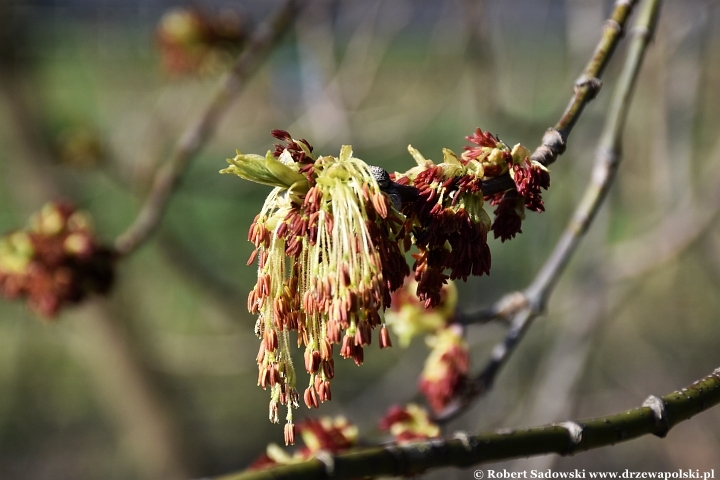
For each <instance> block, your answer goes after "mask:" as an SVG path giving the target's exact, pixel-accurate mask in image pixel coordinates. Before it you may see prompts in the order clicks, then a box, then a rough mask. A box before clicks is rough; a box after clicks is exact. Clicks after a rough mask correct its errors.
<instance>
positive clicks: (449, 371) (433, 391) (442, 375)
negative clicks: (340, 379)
mask: <svg viewBox="0 0 720 480" xmlns="http://www.w3.org/2000/svg"><path fill="white" fill-rule="evenodd" d="M416 288H417V282H415V281H413V280H408V281H406V282H405V285H404V286H403V288H401V289H399V290H397V291H396V292H395V293H393V303H392V307H391V308H390V310H388V312H387V313H386V315H385V321H386V322H387V324H388V326H389V327H390V329H391V330H392V331H393V333H395V334H396V335H397V336H398V337H399V338H400V345H402V346H408V345H409V343H410V340H411V339H412V337H414V336H416V335H426V336H425V343H426V344H427V346H428V347H430V355H429V356H428V358H427V360H425V366H424V368H423V371H422V373H421V374H420V380H419V382H418V388H419V390H420V392H421V393H422V394H423V395H424V396H425V398H426V399H427V402H428V404H429V405H430V407H431V408H432V409H433V411H434V412H435V413H440V412H442V411H443V410H444V409H445V407H447V406H448V405H449V404H450V403H451V402H452V400H453V399H454V398H456V397H457V396H458V395H459V394H460V393H461V392H462V390H463V389H464V388H465V386H466V382H467V379H468V373H469V370H470V355H469V350H468V345H467V343H466V342H465V340H464V339H463V328H462V326H461V325H459V324H458V323H454V321H455V308H456V306H457V289H456V287H455V284H454V283H453V282H452V281H448V283H447V284H446V285H444V286H443V288H442V289H441V291H440V298H441V301H440V303H439V304H438V305H437V306H436V307H434V308H425V307H424V305H423V304H422V303H421V302H420V300H419V299H418V298H417V297H416V296H415V295H414V292H415V290H416Z"/></svg>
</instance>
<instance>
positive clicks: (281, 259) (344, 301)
mask: <svg viewBox="0 0 720 480" xmlns="http://www.w3.org/2000/svg"><path fill="white" fill-rule="evenodd" d="M273 135H274V136H275V137H276V138H277V139H279V140H282V141H283V142H285V145H279V146H278V147H277V148H276V149H275V151H274V152H272V151H268V152H267V154H266V155H265V156H264V157H263V156H261V155H245V154H242V153H239V152H238V154H237V156H236V157H235V158H234V159H230V160H228V161H229V163H230V164H231V166H230V167H229V168H227V169H225V170H222V173H232V174H236V175H239V176H240V177H242V178H245V179H247V180H251V181H254V182H257V183H262V184H266V185H271V186H273V187H275V188H274V189H273V190H272V192H271V193H270V195H269V196H268V197H267V199H266V200H265V204H264V205H263V208H262V210H261V211H260V214H258V215H257V217H255V220H254V221H253V223H252V226H251V227H250V232H249V236H248V238H249V240H250V241H251V242H253V244H254V245H255V250H254V252H253V253H252V256H251V258H250V260H249V261H248V264H250V263H252V262H254V261H255V260H257V262H258V281H257V284H256V286H255V288H254V289H253V290H252V291H251V292H250V295H249V298H248V309H249V310H250V312H252V313H254V314H257V315H258V320H257V323H256V328H255V331H256V333H257V335H258V337H259V338H260V339H261V343H260V349H259V352H258V355H257V364H258V370H259V377H258V384H259V385H260V386H262V387H263V388H267V387H270V389H271V400H270V420H271V421H273V422H278V405H287V407H288V412H287V417H286V419H287V423H286V427H285V440H286V443H292V441H293V438H294V425H293V421H292V411H293V408H296V407H297V406H298V403H299V394H298V392H297V389H296V383H297V379H296V374H295V369H294V367H293V363H292V361H291V351H290V343H291V340H290V332H291V331H296V332H297V344H298V346H301V345H304V346H305V356H304V358H305V370H306V371H307V372H308V373H309V375H310V381H309V385H308V387H307V388H306V389H305V391H304V395H303V399H304V401H305V404H306V405H307V406H308V407H315V408H317V407H318V405H319V403H320V402H324V401H326V400H330V399H331V397H332V395H331V392H330V380H331V379H332V378H333V377H334V375H335V373H334V372H335V366H334V365H335V364H334V358H333V353H334V345H340V355H341V356H342V357H344V358H352V359H353V360H354V361H355V363H356V364H358V365H360V364H361V363H362V362H363V358H364V351H363V348H364V347H365V346H366V345H369V344H370V343H371V339H372V331H373V329H375V328H376V327H379V330H380V334H379V344H380V348H385V347H389V346H390V337H389V334H388V331H387V328H386V327H385V325H384V324H383V320H382V316H381V314H382V313H383V312H384V310H385V309H386V308H387V307H388V306H389V305H390V301H391V297H390V294H391V292H393V291H394V290H396V289H398V288H399V287H400V286H401V285H402V284H403V281H404V279H405V276H406V275H408V274H409V268H408V265H407V263H406V261H405V258H404V255H403V252H402V251H401V249H400V245H401V243H402V238H401V237H402V226H403V224H404V222H405V218H404V217H403V215H402V214H401V213H400V212H398V211H397V210H396V209H395V207H394V206H393V204H392V203H391V202H390V201H389V199H388V197H387V196H386V195H385V194H384V193H383V192H382V191H381V189H380V186H379V185H378V182H377V179H376V175H374V172H373V169H372V168H371V167H370V166H369V165H367V164H366V163H365V162H363V161H362V160H360V159H358V158H355V157H353V155H352V149H351V147H349V146H343V147H342V149H341V151H340V155H339V156H338V157H332V156H317V155H315V154H314V153H313V148H312V147H311V146H310V144H309V143H308V142H307V141H306V140H295V139H293V138H292V137H291V136H290V135H289V134H288V133H287V132H285V131H281V130H275V131H273Z"/></svg>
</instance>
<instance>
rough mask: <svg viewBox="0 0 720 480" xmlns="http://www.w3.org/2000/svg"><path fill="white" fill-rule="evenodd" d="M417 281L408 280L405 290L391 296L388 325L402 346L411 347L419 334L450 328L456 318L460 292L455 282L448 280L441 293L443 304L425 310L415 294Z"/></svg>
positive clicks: (387, 316)
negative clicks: (414, 338)
mask: <svg viewBox="0 0 720 480" xmlns="http://www.w3.org/2000/svg"><path fill="white" fill-rule="evenodd" d="M416 291H417V282H416V281H415V280H413V279H412V277H408V278H407V279H406V280H405V284H404V285H403V287H402V288H400V289H398V290H396V291H395V292H394V293H393V294H392V305H391V307H390V309H389V310H388V311H387V312H386V313H385V322H386V323H387V326H388V327H389V328H390V330H391V331H392V332H393V333H394V334H395V335H397V337H398V340H400V346H401V347H407V346H409V345H410V341H411V340H412V338H413V337H415V336H417V335H428V334H433V333H435V332H437V331H438V330H440V329H443V328H445V327H447V326H448V325H449V324H450V323H451V322H452V321H453V319H454V318H455V308H456V307H457V300H458V292H457V287H456V286H455V283H454V282H452V281H448V282H447V283H446V284H445V285H443V286H442V289H441V290H440V303H439V304H438V305H436V306H435V307H433V308H425V305H424V304H423V303H422V302H420V300H419V299H418V297H417V295H415V292H416Z"/></svg>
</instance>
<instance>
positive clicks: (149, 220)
mask: <svg viewBox="0 0 720 480" xmlns="http://www.w3.org/2000/svg"><path fill="white" fill-rule="evenodd" d="M302 3H303V2H299V1H296V0H288V1H286V2H285V4H284V5H283V6H282V7H281V8H280V9H279V10H278V11H277V13H276V14H275V15H274V16H273V17H272V18H271V19H270V20H269V21H267V22H265V23H263V24H262V25H260V26H259V27H258V28H257V30H256V31H255V32H254V33H253V35H252V37H251V39H250V42H249V44H248V46H247V47H246V48H245V49H244V50H243V52H242V53H241V54H240V56H239V57H238V59H237V60H236V61H235V64H234V65H233V67H232V69H231V71H230V72H229V73H228V75H227V77H226V78H225V80H224V81H223V83H222V85H221V86H220V88H219V89H218V91H217V92H215V95H214V96H213V98H212V100H211V101H210V104H209V105H208V106H207V108H206V109H205V111H204V112H203V113H202V115H200V117H198V118H197V120H196V121H195V122H193V123H192V124H191V125H190V126H189V127H188V128H187V130H186V131H185V133H184V134H183V135H182V137H181V138H180V140H179V141H178V144H177V146H176V148H175V152H174V153H173V154H172V156H171V157H170V159H169V160H168V161H167V162H166V163H165V164H164V165H163V166H162V167H161V168H160V169H159V170H158V171H157V173H156V174H155V178H154V180H153V185H152V189H151V191H150V194H149V196H148V198H147V200H146V201H145V204H144V205H143V207H142V208H141V210H140V212H139V213H138V215H137V217H136V218H135V220H134V221H133V223H132V224H131V225H130V226H129V227H128V228H127V229H126V230H125V231H124V232H123V233H121V234H120V235H119V236H118V237H117V239H116V240H115V250H116V251H117V253H118V254H120V255H128V254H130V253H132V252H133V251H135V250H136V249H137V248H138V247H139V246H140V245H142V244H143V242H145V241H146V240H147V239H148V238H149V237H150V236H151V235H152V233H153V232H154V231H155V230H156V229H157V227H158V226H159V225H160V221H161V220H162V217H163V214H164V213H165V210H166V208H167V206H168V203H169V201H170V198H171V196H172V193H173V192H174V190H175V188H176V187H177V185H178V184H179V183H180V180H181V179H182V176H183V173H184V172H185V171H186V169H187V166H188V164H189V163H190V161H191V160H192V159H193V158H194V157H195V156H196V155H197V153H198V152H199V151H200V149H201V148H202V147H203V145H205V143H206V142H207V141H208V139H209V138H210V137H211V136H212V135H213V133H215V129H216V127H217V124H218V122H219V121H220V118H221V117H222V116H223V114H224V113H225V112H227V110H228V109H229V107H230V103H231V101H232V100H233V99H234V98H235V97H236V96H237V95H238V93H240V91H241V90H242V89H243V87H244V86H245V84H246V83H247V80H248V78H249V77H250V76H251V75H252V74H253V73H254V72H255V71H256V70H257V68H258V66H259V65H260V63H261V60H263V59H264V58H265V57H266V56H267V54H268V53H269V52H270V51H271V49H272V48H271V47H272V46H273V45H275V44H276V43H277V42H278V41H279V40H280V39H281V38H282V37H283V35H284V34H285V33H286V32H287V31H288V30H289V29H290V26H291V25H292V22H293V20H294V19H295V17H296V14H297V11H298V9H299V8H300V6H301V4H302Z"/></svg>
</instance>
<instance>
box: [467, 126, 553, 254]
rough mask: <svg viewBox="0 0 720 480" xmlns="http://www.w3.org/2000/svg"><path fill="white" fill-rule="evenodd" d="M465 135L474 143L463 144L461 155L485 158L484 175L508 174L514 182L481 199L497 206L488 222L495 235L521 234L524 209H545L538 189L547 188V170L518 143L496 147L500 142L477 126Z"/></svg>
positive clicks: (506, 237) (507, 236)
mask: <svg viewBox="0 0 720 480" xmlns="http://www.w3.org/2000/svg"><path fill="white" fill-rule="evenodd" d="M465 138H467V140H468V141H470V142H471V143H473V144H474V146H472V147H471V146H466V147H465V151H464V152H463V154H462V157H463V158H466V159H473V160H478V159H483V158H485V159H487V162H489V163H490V164H491V165H492V166H490V168H487V166H486V174H488V177H494V176H497V175H502V174H504V173H509V175H510V177H511V178H512V179H513V182H514V183H515V188H514V189H510V190H507V191H505V192H499V193H496V194H494V195H490V196H488V197H486V198H485V200H488V201H489V202H490V205H491V206H497V209H496V210H495V212H494V215H495V220H494V221H493V224H492V230H493V232H494V234H495V238H500V239H501V240H502V241H503V242H504V241H505V240H509V239H511V238H514V237H515V235H516V234H518V233H522V230H521V229H520V228H521V226H522V221H523V220H524V219H525V208H527V209H529V210H532V211H534V212H542V211H545V205H544V204H543V200H542V193H541V189H544V190H547V189H548V188H549V187H550V172H549V171H548V170H547V168H545V166H543V165H542V164H540V163H539V162H536V161H534V160H531V153H530V151H529V150H528V149H527V148H525V147H523V146H522V145H520V144H517V145H515V146H514V147H513V149H512V150H511V151H508V149H507V147H504V145H503V146H500V145H501V142H500V141H499V140H498V139H497V138H496V137H495V136H493V135H492V134H490V133H488V132H483V131H482V130H480V129H479V128H478V129H477V130H475V132H474V133H473V134H472V135H470V136H468V137H465ZM499 146H500V147H499ZM498 148H500V150H501V155H500V157H498V156H497V155H495V154H494V151H496V150H497V149H498ZM494 155H495V156H494ZM493 156H494V158H493Z"/></svg>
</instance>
